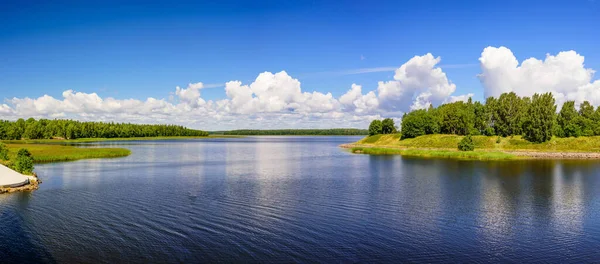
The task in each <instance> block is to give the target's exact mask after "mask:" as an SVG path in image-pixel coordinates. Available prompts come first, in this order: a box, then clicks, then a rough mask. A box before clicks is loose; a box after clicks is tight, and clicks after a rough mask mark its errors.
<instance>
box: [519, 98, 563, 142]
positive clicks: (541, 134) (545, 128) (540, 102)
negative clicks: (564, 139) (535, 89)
mask: <svg viewBox="0 0 600 264" xmlns="http://www.w3.org/2000/svg"><path fill="white" fill-rule="evenodd" d="M555 113H556V105H555V104H554V97H553V96H552V94H551V93H545V94H541V95H540V94H537V93H536V94H534V95H533V98H532V100H531V105H530V106H529V107H528V109H527V115H526V118H525V119H524V120H525V121H524V123H523V134H524V138H525V139H526V140H528V141H530V142H535V143H542V142H546V141H548V140H550V139H551V138H552V132H553V131H554V130H553V129H554V119H555Z"/></svg>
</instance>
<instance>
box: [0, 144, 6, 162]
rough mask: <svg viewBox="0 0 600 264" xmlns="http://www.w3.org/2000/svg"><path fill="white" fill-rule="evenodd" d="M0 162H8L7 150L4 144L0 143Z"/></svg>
mask: <svg viewBox="0 0 600 264" xmlns="http://www.w3.org/2000/svg"><path fill="white" fill-rule="evenodd" d="M0 160H8V149H7V148H6V145H4V143H0Z"/></svg>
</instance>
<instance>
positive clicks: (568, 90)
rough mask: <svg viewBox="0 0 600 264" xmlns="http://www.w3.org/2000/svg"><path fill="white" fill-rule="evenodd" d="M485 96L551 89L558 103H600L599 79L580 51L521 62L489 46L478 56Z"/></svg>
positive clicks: (504, 49)
mask: <svg viewBox="0 0 600 264" xmlns="http://www.w3.org/2000/svg"><path fill="white" fill-rule="evenodd" d="M479 61H480V64H481V71H482V72H481V74H480V75H479V79H480V80H481V82H482V84H483V86H484V88H485V91H484V96H485V97H489V96H495V97H497V96H499V95H500V94H502V93H504V92H511V91H514V92H515V93H517V94H518V95H521V96H531V95H533V94H534V93H544V92H552V93H553V94H554V97H555V98H556V100H557V104H558V105H562V103H563V102H564V101H566V100H575V101H576V102H578V103H581V102H582V101H584V100H588V101H590V102H591V103H592V104H594V105H600V81H598V80H596V81H592V79H593V77H594V70H592V69H589V68H585V65H584V57H583V56H581V55H579V54H578V53H577V52H575V51H573V50H571V51H562V52H559V53H558V54H557V55H550V54H547V55H546V58H545V59H544V60H539V59H536V58H529V59H526V60H524V61H523V62H521V64H520V65H519V61H518V60H517V58H516V57H515V56H514V54H513V53H512V51H511V50H510V49H508V48H506V47H499V48H496V47H487V48H485V49H484V50H483V52H482V53H481V57H480V58H479Z"/></svg>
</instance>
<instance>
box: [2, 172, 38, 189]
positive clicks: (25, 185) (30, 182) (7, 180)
mask: <svg viewBox="0 0 600 264" xmlns="http://www.w3.org/2000/svg"><path fill="white" fill-rule="evenodd" d="M37 184H38V180H37V178H36V177H34V176H27V175H23V174H21V173H18V172H16V171H14V170H11V169H9V168H8V167H6V166H4V165H0V193H4V192H13V191H22V190H32V189H37Z"/></svg>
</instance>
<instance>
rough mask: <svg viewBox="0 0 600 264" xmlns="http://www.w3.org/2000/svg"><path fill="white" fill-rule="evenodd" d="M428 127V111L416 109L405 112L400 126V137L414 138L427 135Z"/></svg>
mask: <svg viewBox="0 0 600 264" xmlns="http://www.w3.org/2000/svg"><path fill="white" fill-rule="evenodd" d="M426 127H427V111H426V110H424V109H420V110H415V111H412V112H410V113H407V114H404V116H403V117H402V125H401V127H400V134H401V136H400V139H405V138H414V137H418V136H422V135H425V132H426Z"/></svg>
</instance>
